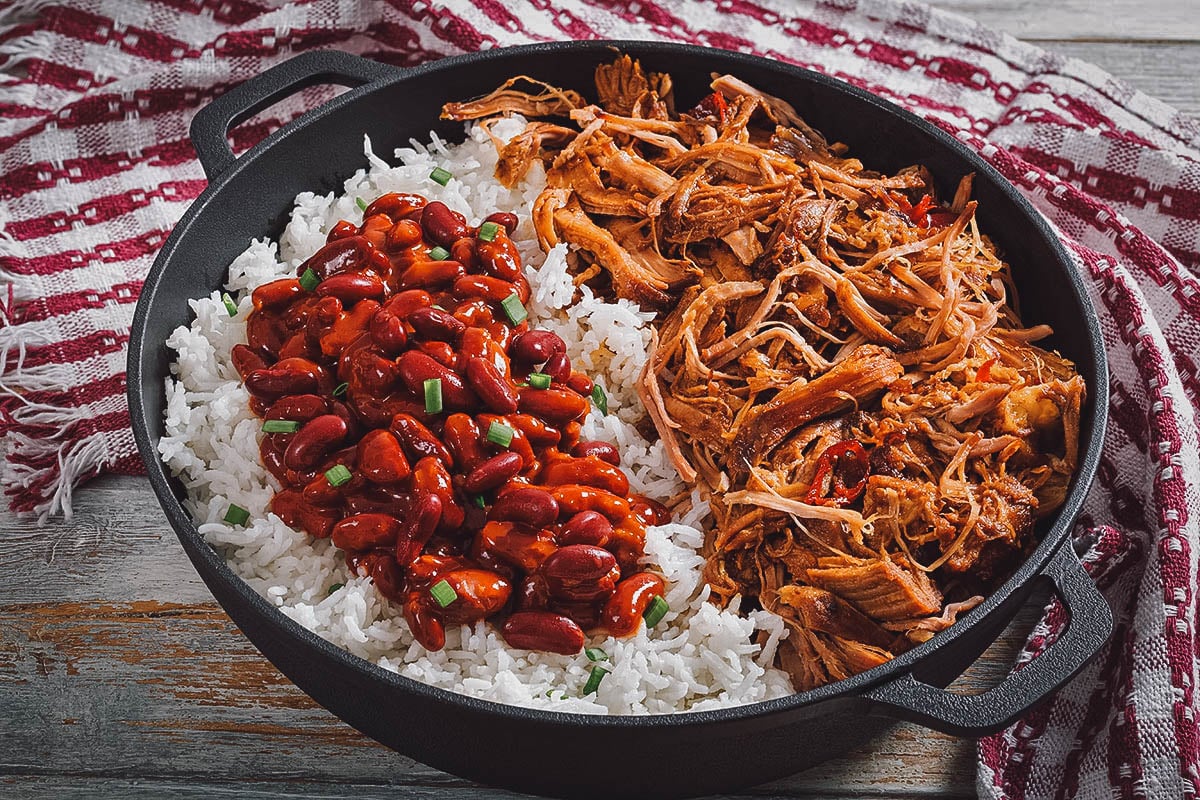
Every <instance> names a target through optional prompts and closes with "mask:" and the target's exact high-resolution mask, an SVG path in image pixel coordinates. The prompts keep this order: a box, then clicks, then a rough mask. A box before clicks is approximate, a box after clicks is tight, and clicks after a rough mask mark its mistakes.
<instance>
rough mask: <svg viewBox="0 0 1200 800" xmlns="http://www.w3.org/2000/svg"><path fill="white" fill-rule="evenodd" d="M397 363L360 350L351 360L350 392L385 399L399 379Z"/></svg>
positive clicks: (368, 351)
mask: <svg viewBox="0 0 1200 800" xmlns="http://www.w3.org/2000/svg"><path fill="white" fill-rule="evenodd" d="M398 372H399V370H398V368H397V366H396V362H395V361H392V360H391V359H390V358H384V357H383V356H381V355H379V354H378V353H373V352H371V351H370V350H359V351H358V352H356V353H355V354H354V356H353V357H352V358H351V359H350V381H349V382H350V391H351V392H353V393H354V394H356V395H357V394H360V393H361V394H368V395H372V396H375V397H383V396H386V395H387V394H389V393H390V392H391V391H392V389H393V388H394V387H395V385H396V379H397V378H398V377H399V375H398Z"/></svg>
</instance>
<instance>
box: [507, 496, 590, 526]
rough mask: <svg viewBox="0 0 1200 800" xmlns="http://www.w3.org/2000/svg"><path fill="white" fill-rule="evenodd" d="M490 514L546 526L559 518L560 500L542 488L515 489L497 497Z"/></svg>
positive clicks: (509, 519)
mask: <svg viewBox="0 0 1200 800" xmlns="http://www.w3.org/2000/svg"><path fill="white" fill-rule="evenodd" d="M489 516H490V518H491V519H494V520H501V521H509V522H520V523H522V524H525V525H529V526H530V527H534V528H546V527H549V526H550V525H552V524H554V521H555V520H556V519H558V501H556V500H555V499H554V498H553V497H552V496H551V495H550V493H549V492H547V491H544V490H542V489H534V488H521V489H514V490H512V491H511V492H505V493H504V494H502V495H500V497H498V498H496V502H495V504H494V505H493V506H492V511H491V514H490V515H489ZM601 519H603V517H601Z"/></svg>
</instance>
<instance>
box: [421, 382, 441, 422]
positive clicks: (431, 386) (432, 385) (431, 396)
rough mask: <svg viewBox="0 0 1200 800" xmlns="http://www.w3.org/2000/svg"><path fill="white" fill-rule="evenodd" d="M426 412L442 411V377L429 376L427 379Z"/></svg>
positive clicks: (435, 412) (438, 412)
mask: <svg viewBox="0 0 1200 800" xmlns="http://www.w3.org/2000/svg"><path fill="white" fill-rule="evenodd" d="M425 413H426V414H440V413H442V379H441V378H429V379H427V380H426V381H425Z"/></svg>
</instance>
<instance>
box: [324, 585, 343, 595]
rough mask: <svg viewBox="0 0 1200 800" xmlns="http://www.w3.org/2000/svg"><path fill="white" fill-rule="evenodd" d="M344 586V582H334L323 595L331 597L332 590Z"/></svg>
mask: <svg viewBox="0 0 1200 800" xmlns="http://www.w3.org/2000/svg"><path fill="white" fill-rule="evenodd" d="M345 587H346V584H344V583H335V584H334V585H333V586H330V587H329V591H328V592H326V593H325V596H326V597H332V596H333V593H334V592H336V591H337V590H338V589H344V588H345Z"/></svg>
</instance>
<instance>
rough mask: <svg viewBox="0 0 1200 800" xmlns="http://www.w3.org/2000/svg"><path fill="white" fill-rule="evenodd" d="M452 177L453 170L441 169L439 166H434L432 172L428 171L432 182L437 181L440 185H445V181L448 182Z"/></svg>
mask: <svg viewBox="0 0 1200 800" xmlns="http://www.w3.org/2000/svg"><path fill="white" fill-rule="evenodd" d="M453 177H454V173H453V172H450V171H449V170H445V169H442V168H441V167H434V168H433V172H431V173H429V180H431V181H433V182H434V183H439V184H441V185H442V186H445V185H446V184H447V183H449V182H450V179H451V178H453Z"/></svg>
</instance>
